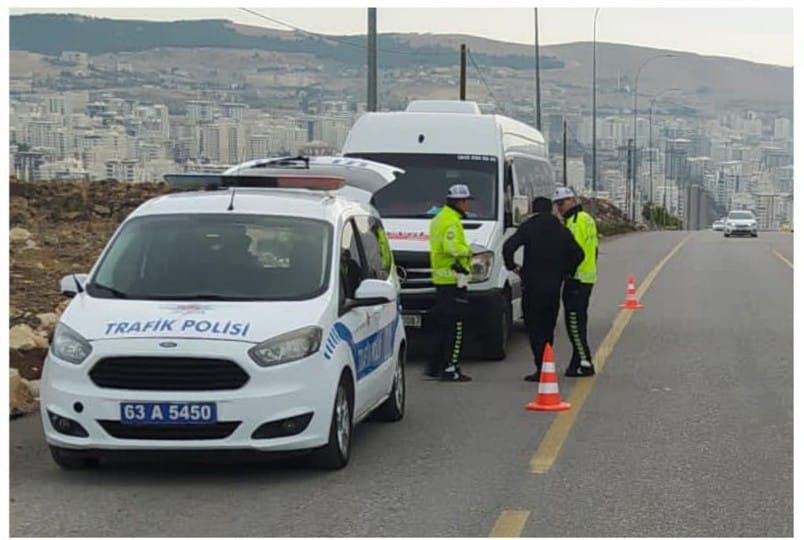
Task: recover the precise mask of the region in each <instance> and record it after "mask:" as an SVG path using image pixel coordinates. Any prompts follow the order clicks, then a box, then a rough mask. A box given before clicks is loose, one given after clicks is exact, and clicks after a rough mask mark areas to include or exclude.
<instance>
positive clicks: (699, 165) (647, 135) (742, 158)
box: [542, 109, 793, 229]
mask: <svg viewBox="0 0 804 540" xmlns="http://www.w3.org/2000/svg"><path fill="white" fill-rule="evenodd" d="M544 118H545V121H543V125H542V127H543V131H544V134H545V137H546V138H547V140H548V141H549V142H550V148H551V156H552V160H553V165H554V168H555V171H556V181H557V182H558V183H563V182H564V167H563V163H562V161H563V157H562V154H563V152H562V150H563V131H564V127H563V124H564V121H565V120H566V122H567V133H568V141H569V142H568V152H567V154H568V157H567V173H566V174H567V184H568V185H569V186H571V187H573V188H574V189H575V190H576V192H578V193H582V194H585V195H591V194H592V118H591V115H582V114H579V113H578V114H565V113H564V114H562V112H560V111H558V110H555V111H547V114H546V115H545V117H544ZM633 128H634V122H633V117H632V116H631V115H630V114H623V115H611V116H609V115H599V117H598V121H597V186H596V188H597V196H598V197H600V198H606V199H609V200H611V201H612V202H613V203H614V204H615V205H617V206H618V207H620V208H621V209H623V210H626V208H627V206H626V190H627V178H628V174H629V173H630V169H629V167H628V142H629V139H633V138H634V134H633V131H634V129H633ZM635 147H636V150H635V152H636V163H637V182H636V183H637V187H636V196H635V198H634V205H635V207H636V211H635V214H636V216H637V218H638V219H640V218H641V213H642V208H643V207H644V205H645V204H648V203H653V205H659V206H663V207H664V208H666V209H667V210H668V212H669V213H670V214H672V215H675V216H677V217H678V218H680V219H681V220H682V223H683V224H684V226H685V228H688V229H698V228H706V227H708V226H709V225H710V224H711V222H712V221H713V220H715V219H717V218H718V217H721V216H722V215H724V214H725V213H727V212H729V211H730V210H736V209H748V210H751V211H753V212H754V213H755V214H756V215H757V218H758V221H759V226H760V227H761V228H763V229H777V228H779V227H780V226H781V225H783V224H790V225H792V221H793V123H792V120H791V119H790V118H779V117H773V116H760V115H759V114H758V113H756V112H753V111H745V112H741V113H734V112H729V113H727V114H723V115H721V116H720V117H719V118H716V119H709V120H704V119H703V118H698V117H695V116H684V117H679V116H677V115H675V114H673V113H672V111H667V110H659V109H657V110H653V111H652V114H651V115H649V116H648V117H645V115H644V114H641V115H640V116H639V117H638V119H637V124H636V143H635Z"/></svg>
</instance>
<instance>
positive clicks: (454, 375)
mask: <svg viewBox="0 0 804 540" xmlns="http://www.w3.org/2000/svg"><path fill="white" fill-rule="evenodd" d="M471 380H472V377H470V376H469V375H464V374H463V373H461V370H460V368H459V367H458V366H455V365H451V366H447V368H446V369H445V370H444V373H443V374H442V375H441V381H442V382H469V381H471Z"/></svg>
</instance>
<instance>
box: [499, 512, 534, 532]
mask: <svg viewBox="0 0 804 540" xmlns="http://www.w3.org/2000/svg"><path fill="white" fill-rule="evenodd" d="M528 516H530V511H528V510H503V512H502V514H500V517H498V518H497V522H496V523H495V524H494V527H493V528H492V529H491V532H490V533H489V538H517V537H519V536H520V535H521V534H522V529H524V528H525V522H526V521H527V520H528Z"/></svg>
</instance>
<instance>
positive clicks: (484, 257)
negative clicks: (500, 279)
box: [469, 251, 494, 283]
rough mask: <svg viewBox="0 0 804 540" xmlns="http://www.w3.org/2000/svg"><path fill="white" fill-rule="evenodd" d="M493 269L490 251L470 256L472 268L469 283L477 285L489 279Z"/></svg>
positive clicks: (492, 256) (492, 254)
mask: <svg viewBox="0 0 804 540" xmlns="http://www.w3.org/2000/svg"><path fill="white" fill-rule="evenodd" d="M493 267H494V253H493V252H492V251H482V252H480V253H475V254H474V255H472V268H471V271H470V272H469V275H470V279H471V282H472V283H479V282H481V281H486V280H487V279H489V277H491V269H492V268H493Z"/></svg>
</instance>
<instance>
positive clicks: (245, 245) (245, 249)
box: [87, 214, 332, 301]
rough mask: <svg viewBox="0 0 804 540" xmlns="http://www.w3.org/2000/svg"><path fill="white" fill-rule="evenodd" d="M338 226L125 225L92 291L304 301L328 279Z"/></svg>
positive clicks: (245, 218) (178, 218)
mask: <svg viewBox="0 0 804 540" xmlns="http://www.w3.org/2000/svg"><path fill="white" fill-rule="evenodd" d="M331 238H332V227H331V225H330V224H329V223H327V222H324V221H319V220H313V219H305V218H295V217H282V216H249V215H220V214H213V215H203V214H188V215H159V216H145V217H140V218H136V219H133V220H131V221H129V222H128V223H126V224H125V225H124V227H123V228H122V229H121V231H120V233H119V234H118V235H117V236H116V237H115V239H114V241H113V243H112V245H111V246H110V247H109V249H108V251H107V253H106V254H105V256H104V257H103V260H102V261H101V264H100V265H99V267H98V271H97V272H96V274H95V277H94V279H93V281H92V282H91V283H90V284H89V285H88V286H87V292H89V294H91V295H92V296H96V297H107V298H120V299H153V300H212V301H214V300H220V301H260V300H302V299H307V298H313V297H315V296H318V295H319V294H321V293H323V292H324V290H326V286H327V283H328V279H329V266H330V264H329V261H330V253H331V252H330V249H331V244H332V242H331Z"/></svg>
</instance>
